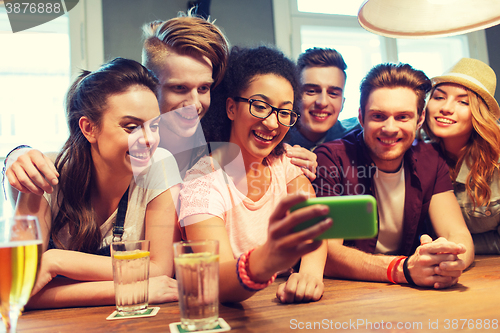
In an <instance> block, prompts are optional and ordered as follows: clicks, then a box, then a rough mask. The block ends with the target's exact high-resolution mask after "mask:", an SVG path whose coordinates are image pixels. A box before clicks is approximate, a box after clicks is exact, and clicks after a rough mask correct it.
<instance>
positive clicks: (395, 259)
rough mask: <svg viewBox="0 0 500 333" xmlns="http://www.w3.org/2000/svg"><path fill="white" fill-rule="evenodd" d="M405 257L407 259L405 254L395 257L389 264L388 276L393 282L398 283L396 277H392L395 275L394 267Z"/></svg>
mask: <svg viewBox="0 0 500 333" xmlns="http://www.w3.org/2000/svg"><path fill="white" fill-rule="evenodd" d="M403 259H406V257H405V256H399V257H396V258H394V259H392V261H391V263H390V264H389V267H387V278H388V279H389V281H391V282H392V283H396V282H395V281H394V279H393V278H392V276H393V275H394V272H393V270H394V267H396V266H397V264H398V263H399V262H400V261H401V260H403Z"/></svg>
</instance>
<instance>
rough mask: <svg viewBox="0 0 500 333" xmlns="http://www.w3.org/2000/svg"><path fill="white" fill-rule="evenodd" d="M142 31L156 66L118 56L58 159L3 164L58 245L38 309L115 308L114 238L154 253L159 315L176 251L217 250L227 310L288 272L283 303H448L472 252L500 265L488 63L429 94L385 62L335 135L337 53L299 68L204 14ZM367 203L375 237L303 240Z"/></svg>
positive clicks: (80, 100) (309, 55)
mask: <svg viewBox="0 0 500 333" xmlns="http://www.w3.org/2000/svg"><path fill="white" fill-rule="evenodd" d="M143 30H144V45H143V53H142V54H143V61H142V65H141V64H139V63H138V62H136V61H133V60H128V59H123V58H116V59H114V60H112V61H110V62H108V63H106V64H104V65H103V66H102V67H101V68H99V69H98V70H96V71H94V72H89V71H83V72H82V73H81V74H80V76H79V77H78V78H77V79H76V80H75V82H74V83H73V84H72V85H71V87H70V89H69V91H68V94H67V97H66V113H67V120H68V126H69V131H70V134H69V138H68V140H67V142H66V143H65V145H64V147H63V148H62V150H61V151H60V152H59V153H57V154H54V155H51V154H47V155H44V154H42V153H41V152H40V151H38V150H36V149H32V148H29V147H23V148H21V149H15V150H13V151H12V152H11V153H9V155H8V156H7V158H6V161H5V163H6V178H7V179H8V181H9V184H10V187H11V190H12V191H11V192H12V195H13V196H14V198H15V202H16V214H29V215H36V216H37V217H38V219H39V221H40V224H41V228H42V232H43V235H44V241H43V251H44V252H43V256H42V262H41V267H40V271H39V276H38V279H37V282H36V285H35V287H34V290H33V292H32V297H31V299H30V301H29V303H28V307H31V308H50V307H69V306H89V305H104V304H113V303H114V286H113V275H112V267H111V259H110V257H109V245H110V244H111V242H112V241H113V240H114V239H117V238H118V239H122V240H139V239H148V240H150V244H151V250H150V253H151V267H150V277H151V278H150V302H151V303H163V302H169V301H175V300H177V285H176V281H175V278H174V264H173V249H172V244H173V243H174V242H176V241H180V240H201V239H216V240H218V241H219V246H220V250H219V252H220V258H219V260H220V261H219V262H220V266H219V268H220V301H221V302H240V301H243V300H245V299H247V298H249V297H251V296H252V295H253V294H254V293H255V292H257V291H258V290H261V289H263V288H266V287H268V286H269V285H270V284H271V283H272V282H273V281H274V279H275V277H276V276H277V274H286V275H287V276H288V278H287V280H286V282H284V283H283V284H281V285H279V287H278V289H277V291H276V296H277V298H278V299H279V301H280V302H283V303H292V302H310V301H318V300H320V299H321V297H322V295H323V289H324V285H323V278H324V277H328V278H342V279H351V280H365V281H379V282H391V283H400V284H409V285H416V286H419V287H429V288H437V289H440V288H447V287H450V286H453V285H454V284H456V283H457V282H458V280H459V278H460V276H461V274H462V272H463V271H464V270H465V269H466V268H467V267H469V265H470V264H471V263H472V262H473V260H474V254H475V253H478V254H500V243H499V240H500V227H499V226H500V214H499V212H498V210H499V208H498V207H499V199H500V198H499V196H500V191H499V186H500V179H499V164H498V161H499V158H500V156H499V155H500V144H499V142H500V127H499V126H498V122H497V120H498V118H499V117H500V108H499V105H498V103H497V102H496V100H495V98H494V93H495V88H496V76H495V73H494V71H493V70H492V69H491V68H490V67H489V66H488V65H486V64H484V63H483V62H481V61H479V60H475V59H469V58H463V59H461V60H460V61H459V62H458V63H457V64H456V65H455V66H453V67H452V68H451V69H450V70H449V71H447V72H446V73H444V74H443V75H441V76H438V77H435V78H433V79H432V80H431V79H429V78H428V77H427V76H426V75H425V74H424V73H423V72H422V71H419V70H417V69H414V68H412V67H411V66H410V65H408V64H393V63H383V64H379V65H376V66H375V67H374V68H372V69H371V70H370V71H369V73H368V74H367V75H366V76H365V78H364V79H363V80H362V82H361V85H360V91H361V97H360V108H359V116H358V117H357V118H352V119H347V120H338V116H339V113H340V112H341V111H342V107H343V103H344V97H343V93H344V86H345V81H346V72H345V70H346V67H347V66H346V64H345V62H344V60H343V59H342V56H341V55H340V54H339V53H338V52H337V51H335V50H333V49H326V48H312V49H309V50H307V51H305V52H304V53H302V54H301V55H300V57H299V59H298V61H297V64H295V63H294V62H293V61H291V60H290V59H288V58H287V57H286V56H284V55H283V54H282V52H280V51H279V50H277V49H275V48H273V47H268V46H260V47H255V48H240V47H236V46H235V47H232V48H229V46H228V41H227V40H226V38H225V36H224V34H223V33H222V32H221V31H220V30H219V29H218V27H217V26H215V25H214V24H213V23H211V22H209V21H208V20H205V19H203V18H200V17H196V16H194V15H191V14H190V13H188V14H184V15H180V16H179V17H176V18H173V19H170V20H167V21H155V22H151V23H149V24H146V25H145V26H144V27H143ZM371 170H375V172H371ZM359 194H370V195H373V196H374V197H375V198H376V199H377V209H378V227H379V228H378V229H379V232H378V234H377V236H376V237H375V238H372V239H362V240H355V241H344V240H341V239H331V240H328V241H326V240H325V241H319V240H315V238H316V237H317V236H319V235H320V234H321V233H323V232H324V231H325V230H326V229H328V228H329V227H331V226H332V224H333V223H335V221H332V220H331V219H330V218H325V219H324V220H323V221H322V222H320V223H318V224H316V225H314V226H311V227H309V228H307V229H305V230H303V231H298V232H294V230H293V228H294V226H296V225H297V224H300V223H302V222H304V221H306V220H309V219H311V218H314V217H320V216H326V215H327V213H328V207H327V206H325V205H313V206H309V207H306V208H302V209H299V210H296V211H293V212H290V208H291V207H292V206H293V205H295V204H297V203H299V202H302V201H304V200H306V199H307V198H310V197H314V196H339V195H359ZM352 223H353V228H355V223H356V221H353V222H352ZM471 234H472V235H471Z"/></svg>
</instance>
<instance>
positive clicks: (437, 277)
mask: <svg viewBox="0 0 500 333" xmlns="http://www.w3.org/2000/svg"><path fill="white" fill-rule="evenodd" d="M420 243H421V245H420V246H419V247H418V248H417V250H416V251H415V254H413V255H412V256H411V257H410V258H409V259H408V269H409V271H410V275H411V277H412V279H413V281H414V282H415V283H416V284H417V285H419V286H428V287H434V288H435V289H442V288H448V287H450V286H452V285H454V284H456V283H457V282H458V278H459V277H460V275H462V271H463V270H464V269H465V268H466V265H465V263H464V261H463V260H462V259H459V258H458V255H459V254H462V253H465V251H466V248H465V246H464V245H463V244H456V243H453V242H450V241H448V240H446V238H444V237H440V238H438V239H437V240H435V241H432V239H431V238H430V237H429V236H428V235H423V236H422V237H421V238H420Z"/></svg>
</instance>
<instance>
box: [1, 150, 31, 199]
mask: <svg viewBox="0 0 500 333" xmlns="http://www.w3.org/2000/svg"><path fill="white" fill-rule="evenodd" d="M22 148H31V147H30V146H27V145H20V146H17V147H16V148H14V149H12V150H11V151H9V153H8V154H7V155H6V156H5V159H4V161H3V169H2V187H3V194H4V197H5V200H7V192H6V191H5V171H7V160H8V158H9V156H10V155H11V154H12V153H13V152H15V151H17V150H19V149H22Z"/></svg>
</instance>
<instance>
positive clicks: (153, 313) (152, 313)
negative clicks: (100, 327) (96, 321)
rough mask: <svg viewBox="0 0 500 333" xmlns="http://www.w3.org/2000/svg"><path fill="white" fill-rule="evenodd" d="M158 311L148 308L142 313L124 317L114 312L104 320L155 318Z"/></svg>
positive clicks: (154, 308) (155, 308) (158, 309)
mask: <svg viewBox="0 0 500 333" xmlns="http://www.w3.org/2000/svg"><path fill="white" fill-rule="evenodd" d="M158 311H160V308H159V307H152V308H148V309H147V310H146V311H144V312H143V313H136V314H130V315H124V314H121V313H118V311H114V312H113V313H112V314H110V315H109V316H108V318H106V320H115V319H130V318H142V317H154V316H156V314H157V313H158Z"/></svg>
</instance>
